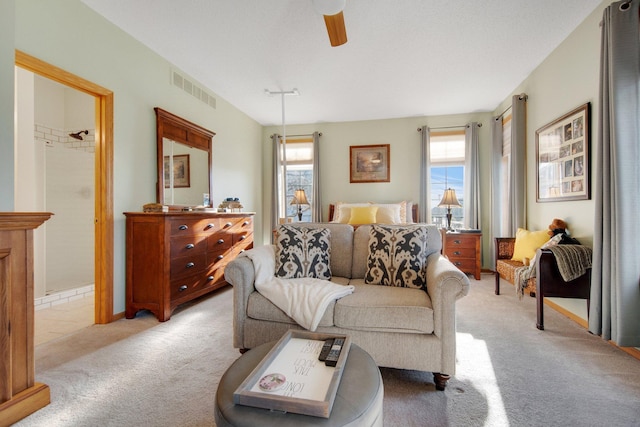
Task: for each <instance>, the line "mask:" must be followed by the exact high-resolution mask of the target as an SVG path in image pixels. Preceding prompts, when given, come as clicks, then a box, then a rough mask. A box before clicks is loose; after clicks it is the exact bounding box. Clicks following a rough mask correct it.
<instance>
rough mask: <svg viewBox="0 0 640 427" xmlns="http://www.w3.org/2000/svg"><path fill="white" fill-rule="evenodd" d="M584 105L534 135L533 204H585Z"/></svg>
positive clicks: (587, 190)
mask: <svg viewBox="0 0 640 427" xmlns="http://www.w3.org/2000/svg"><path fill="white" fill-rule="evenodd" d="M589 107H590V104H589V103H588V102H587V103H586V104H584V105H581V106H580V107H578V108H576V109H575V110H573V111H570V112H569V113H567V114H565V115H563V116H562V117H560V118H558V119H556V120H554V121H553V122H551V123H549V124H547V125H545V126H543V127H541V128H540V129H538V130H537V131H536V191H537V194H536V201H538V202H558V201H567V200H588V199H590V198H591V194H590V185H589V183H590V171H589V164H590V162H589V130H590V129H589Z"/></svg>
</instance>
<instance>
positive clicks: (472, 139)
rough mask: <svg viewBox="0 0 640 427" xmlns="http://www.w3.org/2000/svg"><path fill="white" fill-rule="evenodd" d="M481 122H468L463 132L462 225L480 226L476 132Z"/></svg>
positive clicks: (478, 160) (468, 226) (477, 139)
mask: <svg viewBox="0 0 640 427" xmlns="http://www.w3.org/2000/svg"><path fill="white" fill-rule="evenodd" d="M480 126H482V125H481V124H478V123H477V122H471V123H469V124H468V125H467V126H466V128H465V132H464V146H465V153H464V226H465V227H467V228H477V229H479V228H480V222H481V218H480V157H479V155H478V141H479V137H478V133H479V129H480Z"/></svg>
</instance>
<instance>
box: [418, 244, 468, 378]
mask: <svg viewBox="0 0 640 427" xmlns="http://www.w3.org/2000/svg"><path fill="white" fill-rule="evenodd" d="M426 274H427V293H428V294H429V297H430V298H431V305H432V307H433V333H434V335H436V336H437V337H438V338H439V340H440V342H441V345H442V352H441V354H440V356H441V358H442V359H441V362H440V363H441V366H442V372H445V373H447V374H450V375H453V374H454V373H455V370H456V368H455V354H456V300H458V299H459V298H462V297H463V296H465V295H467V294H468V293H469V278H468V277H467V275H466V274H464V273H463V272H462V271H460V270H459V269H458V268H457V267H456V266H454V265H453V264H452V263H451V261H449V260H448V259H447V258H445V257H444V256H443V255H442V254H440V253H439V252H436V253H434V254H431V255H429V257H428V258H427V270H426Z"/></svg>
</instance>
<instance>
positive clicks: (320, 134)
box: [270, 132, 322, 138]
mask: <svg viewBox="0 0 640 427" xmlns="http://www.w3.org/2000/svg"><path fill="white" fill-rule="evenodd" d="M275 135H278V136H282V135H280V134H275V133H274V134H273V135H271V137H270V138H273V137H274V136H275ZM300 136H313V134H312V133H304V134H301V135H287V138H297V137H300ZM318 136H322V132H319V133H318Z"/></svg>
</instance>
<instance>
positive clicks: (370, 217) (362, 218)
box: [349, 206, 378, 224]
mask: <svg viewBox="0 0 640 427" xmlns="http://www.w3.org/2000/svg"><path fill="white" fill-rule="evenodd" d="M377 212H378V208H377V207H376V206H362V207H360V206H354V207H352V208H351V217H350V218H349V224H374V223H375V222H376V213H377Z"/></svg>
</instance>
